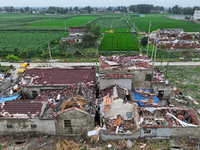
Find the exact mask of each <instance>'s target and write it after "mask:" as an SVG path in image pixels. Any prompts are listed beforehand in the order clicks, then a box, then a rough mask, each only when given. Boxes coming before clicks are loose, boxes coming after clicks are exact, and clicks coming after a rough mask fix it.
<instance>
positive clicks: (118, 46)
mask: <svg viewBox="0 0 200 150" xmlns="http://www.w3.org/2000/svg"><path fill="white" fill-rule="evenodd" d="M99 50H100V51H103V50H109V51H112V50H114V51H115V50H121V51H123V50H125V51H126V50H136V51H138V50H139V48H138V46H137V43H136V42H135V40H134V38H133V35H132V34H131V33H106V34H105V36H104V38H103V40H102V43H101V45H100V47H99Z"/></svg>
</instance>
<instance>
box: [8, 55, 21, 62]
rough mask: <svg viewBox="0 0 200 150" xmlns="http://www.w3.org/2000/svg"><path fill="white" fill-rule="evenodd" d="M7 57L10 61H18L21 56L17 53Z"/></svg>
mask: <svg viewBox="0 0 200 150" xmlns="http://www.w3.org/2000/svg"><path fill="white" fill-rule="evenodd" d="M6 59H7V60H8V61H9V62H15V61H18V60H19V58H18V57H17V56H15V55H8V56H7V57H6Z"/></svg>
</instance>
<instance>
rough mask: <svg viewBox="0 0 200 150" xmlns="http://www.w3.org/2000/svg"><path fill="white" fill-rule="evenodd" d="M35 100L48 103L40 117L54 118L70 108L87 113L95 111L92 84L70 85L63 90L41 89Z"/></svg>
mask: <svg viewBox="0 0 200 150" xmlns="http://www.w3.org/2000/svg"><path fill="white" fill-rule="evenodd" d="M36 100H37V101H47V102H48V105H47V106H46V109H45V111H44V113H43V114H42V116H41V117H42V118H45V119H46V118H54V117H55V116H57V115H58V114H61V113H63V112H65V111H67V110H70V108H77V109H80V110H82V111H84V112H86V113H88V114H91V115H94V114H95V112H96V108H95V101H96V91H95V88H94V86H91V85H90V84H86V83H79V84H78V85H71V86H68V87H66V88H64V89H63V90H48V91H42V92H41V93H39V94H38V96H37V97H36Z"/></svg>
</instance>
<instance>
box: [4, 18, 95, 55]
mask: <svg viewBox="0 0 200 150" xmlns="http://www.w3.org/2000/svg"><path fill="white" fill-rule="evenodd" d="M96 18H98V15H72V14H69V15H44V14H0V20H1V21H0V30H1V32H0V37H1V42H0V52H1V53H0V58H5V57H6V56H7V55H9V54H14V55H16V56H18V57H21V54H20V52H21V51H28V55H26V57H28V58H33V57H35V58H41V57H44V55H43V54H44V52H45V53H46V54H47V52H48V48H47V44H48V42H49V43H50V46H51V49H52V56H53V57H59V56H65V53H68V50H66V49H64V48H62V46H61V45H62V44H60V40H61V37H67V36H68V33H65V28H64V21H65V22H66V29H67V30H68V27H69V26H84V25H85V23H87V22H90V21H92V20H94V19H96ZM71 49H75V48H71ZM63 54H64V55H63Z"/></svg>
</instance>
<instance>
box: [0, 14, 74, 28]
mask: <svg viewBox="0 0 200 150" xmlns="http://www.w3.org/2000/svg"><path fill="white" fill-rule="evenodd" d="M73 16H74V15H42V14H0V20H1V21H0V29H1V30H2V29H10V28H11V29H16V28H19V27H25V26H28V25H31V24H36V23H42V22H46V21H49V20H54V19H66V18H69V17H73Z"/></svg>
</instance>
